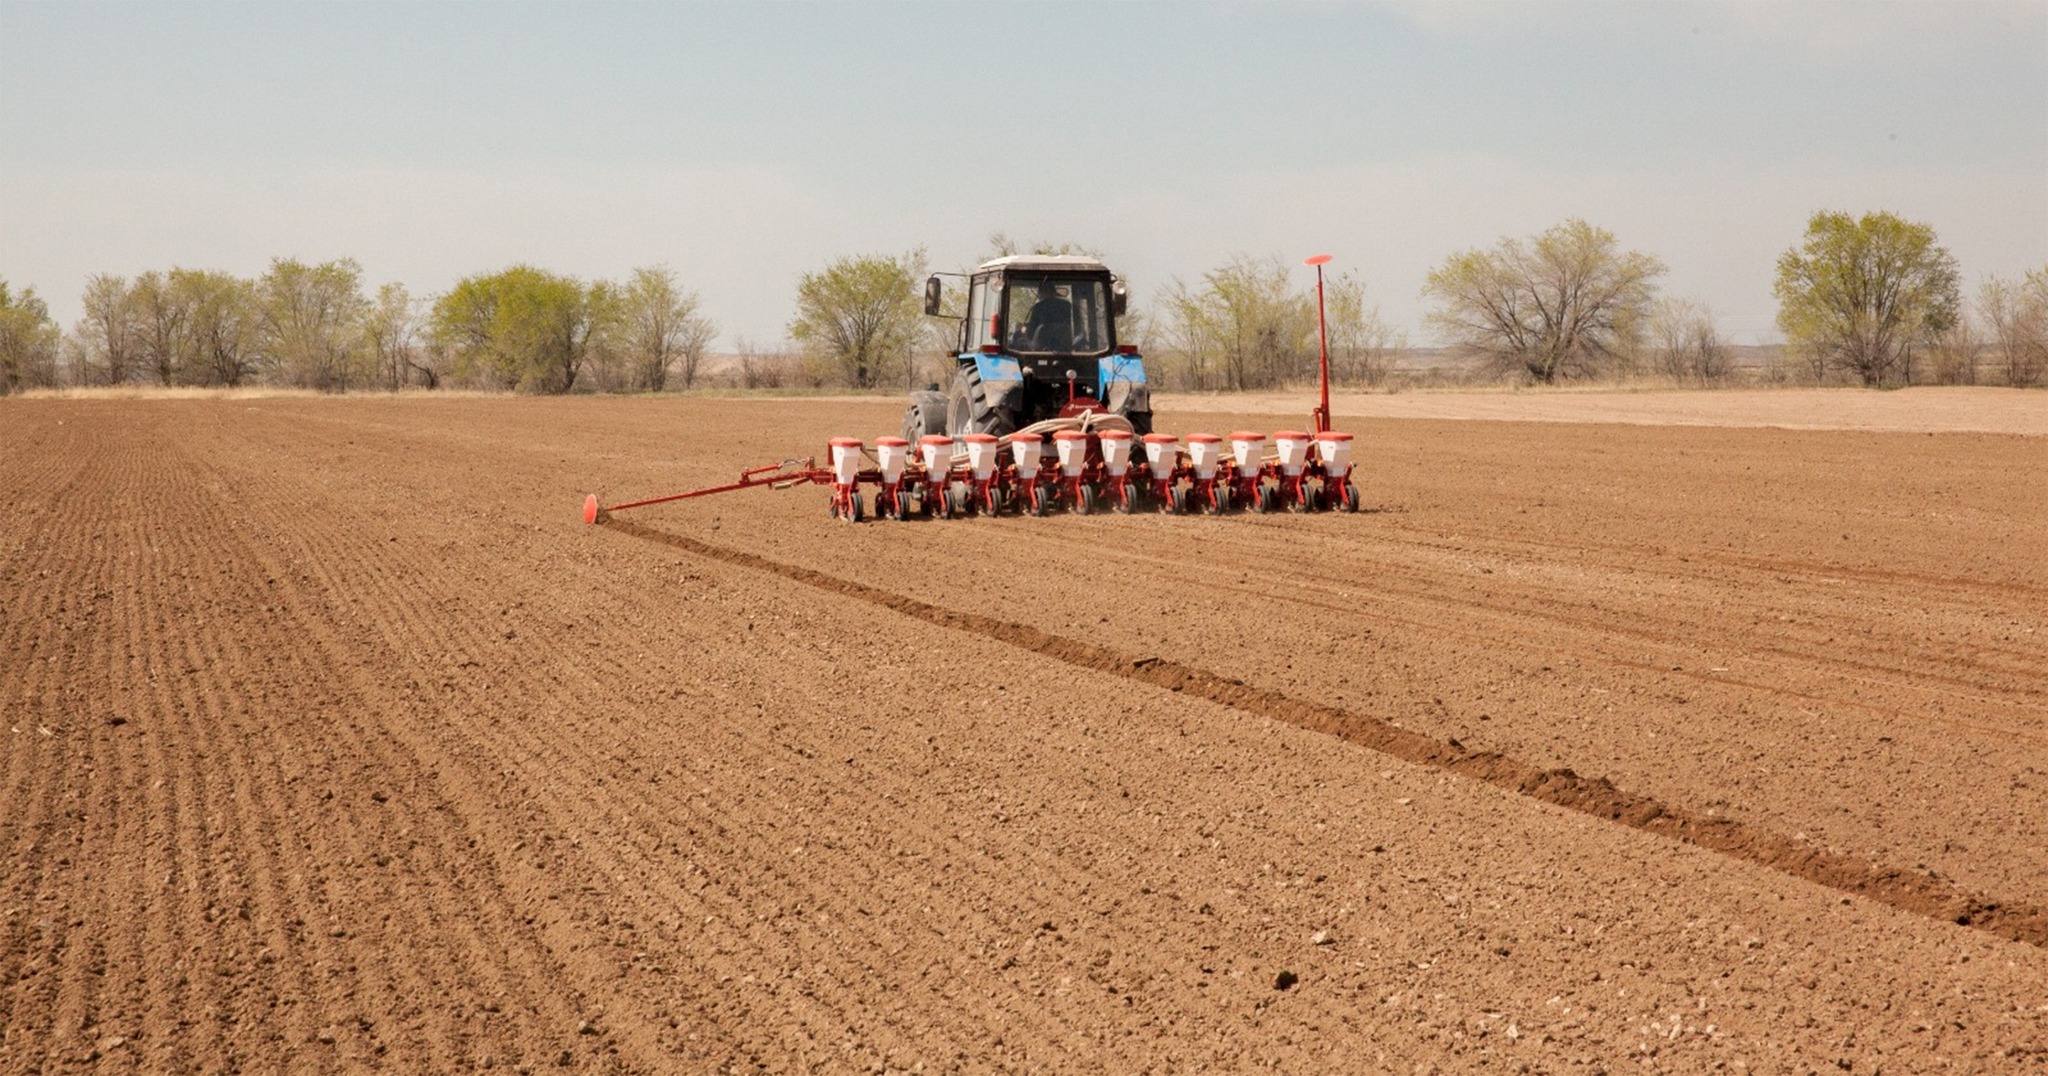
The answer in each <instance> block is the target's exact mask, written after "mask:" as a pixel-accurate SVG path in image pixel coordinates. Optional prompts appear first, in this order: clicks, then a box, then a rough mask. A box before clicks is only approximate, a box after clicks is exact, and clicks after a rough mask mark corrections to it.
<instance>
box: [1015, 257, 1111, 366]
mask: <svg viewBox="0 0 2048 1076" xmlns="http://www.w3.org/2000/svg"><path fill="white" fill-rule="evenodd" d="M1005 291H1006V292H1007V294H1008V300H1007V302H1006V304H1005V305H1006V307H1007V309H1006V310H1005V311H1004V316H1003V322H1002V323H1003V324H1004V325H1006V326H1008V327H1009V339H1008V340H1007V341H1006V342H1005V343H1006V346H1007V347H1008V349H1009V350H1010V351H1013V352H1018V353H1020V354H1027V355H1100V354H1103V353H1104V352H1107V351H1108V350H1109V346H1110V339H1109V282H1108V281H1106V280H1103V279H1101V278H1099V277H1075V276H1040V275H1036V274H1029V273H1012V274H1010V277H1009V280H1008V287H1007V288H1006V289H1005Z"/></svg>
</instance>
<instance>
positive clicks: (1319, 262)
mask: <svg viewBox="0 0 2048 1076" xmlns="http://www.w3.org/2000/svg"><path fill="white" fill-rule="evenodd" d="M1329 261H1330V256H1329V255H1328V254H1318V255H1316V256H1314V257H1312V258H1303V259H1302V261H1301V264H1303V265H1313V266H1315V267H1316V339H1317V341H1318V342H1319V343H1320V344H1321V345H1322V353H1323V367H1322V369H1323V402H1322V403H1321V404H1320V405H1318V406H1317V407H1316V432H1317V433H1328V432H1329V431H1330V324H1329V320H1328V319H1327V318H1325V317H1324V315H1323V266H1324V265H1327V264H1329Z"/></svg>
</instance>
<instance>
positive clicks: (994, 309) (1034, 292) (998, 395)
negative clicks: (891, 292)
mask: <svg viewBox="0 0 2048 1076" xmlns="http://www.w3.org/2000/svg"><path fill="white" fill-rule="evenodd" d="M1127 294H1128V293H1127V291H1126V290H1125V287H1124V282H1123V279H1122V278H1121V277H1118V276H1116V275H1115V274H1113V273H1111V272H1110V271H1109V269H1108V268H1107V267H1106V266H1104V265H1103V264H1102V263H1101V262H1099V261H1097V260H1096V259H1094V258H1088V257H1080V256H1076V255H1065V254H1060V255H1013V256H1010V257H1005V258H997V259H994V260H993V261H988V262H984V263H982V264H981V265H980V266H978V267H976V269H975V270H974V272H973V273H971V274H969V275H968V277H967V295H966V301H965V304H964V305H965V309H964V312H963V313H962V314H954V315H943V314H941V310H942V308H943V306H944V305H945V303H944V299H945V297H944V295H943V289H942V285H941V283H940V279H939V277H937V276H934V277H932V278H930V279H929V280H927V281H926V282H925V305H924V308H925V313H926V314H929V315H932V316H953V317H958V318H959V319H960V335H959V337H958V338H957V346H956V348H955V350H954V363H953V367H954V368H953V377H952V382H951V384H949V385H945V386H937V385H935V386H932V387H931V388H930V389H927V390H926V391H924V392H919V393H913V394H912V398H911V404H910V408H909V410H908V411H907V412H906V413H905V415H904V434H905V436H906V437H910V438H915V437H917V436H921V435H924V434H945V435H946V436H948V437H953V438H956V439H957V438H959V437H961V436H963V435H964V434H968V433H991V434H996V435H999V436H1000V435H1003V434H1007V433H1011V432H1013V431H1015V430H1019V429H1022V428H1023V427H1025V426H1029V425H1031V424H1032V423H1035V422H1040V421H1043V420H1045V419H1048V418H1057V417H1062V416H1066V417H1071V416H1074V415H1078V414H1081V413H1083V412H1087V411H1093V412H1095V413H1097V414H1108V413H1115V414H1119V415H1123V416H1124V417H1125V418H1128V419H1130V421H1131V424H1132V425H1133V427H1135V428H1137V429H1138V432H1139V433H1141V434H1142V433H1146V432H1149V431H1150V429H1151V417H1152V415H1151V394H1150V391H1149V387H1148V386H1147V384H1146V381H1145V367H1144V361H1143V360H1142V359H1141V358H1139V356H1138V355H1137V349H1136V348H1135V347H1131V346H1129V345H1119V343H1118V340H1117V335H1116V330H1117V318H1118V317H1119V316H1121V315H1122V314H1123V312H1124V306H1125V302H1126V297H1127ZM956 309H958V307H957V306H956Z"/></svg>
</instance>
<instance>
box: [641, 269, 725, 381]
mask: <svg viewBox="0 0 2048 1076" xmlns="http://www.w3.org/2000/svg"><path fill="white" fill-rule="evenodd" d="M701 305H702V302H701V300H699V299H698V297H697V293H695V292H692V291H685V290H683V289H682V288H679V287H677V285H676V275H675V273H674V272H673V271H672V270H669V269H667V268H661V267H649V268H644V269H635V270H633V275H632V277H631V278H630V279H628V280H627V281H626V283H625V285H624V286H623V287H621V288H620V289H619V317H618V325H617V329H618V338H619V346H620V347H621V348H623V349H624V351H625V353H626V361H627V362H628V364H629V365H630V368H631V370H632V380H633V387H635V388H637V389H642V390H645V391H648V392H660V391H661V390H662V389H664V388H666V387H667V385H668V378H669V374H670V372H671V371H673V372H674V373H675V374H677V375H678V376H680V377H681V378H682V379H683V388H685V389H688V388H692V387H694V386H695V385H696V383H697V367H698V365H699V364H700V363H702V362H703V359H704V352H705V351H706V350H708V349H709V348H710V346H711V341H712V340H714V339H716V338H717V336H718V329H717V326H715V325H713V324H712V322H711V319H710V318H707V317H705V316H703V315H702V314H700V313H698V308H699V307H700V306H701Z"/></svg>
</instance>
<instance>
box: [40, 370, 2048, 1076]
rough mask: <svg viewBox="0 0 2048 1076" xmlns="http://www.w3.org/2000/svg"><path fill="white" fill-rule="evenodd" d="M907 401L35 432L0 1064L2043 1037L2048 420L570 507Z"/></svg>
mask: <svg viewBox="0 0 2048 1076" xmlns="http://www.w3.org/2000/svg"><path fill="white" fill-rule="evenodd" d="M1707 395H1711V396H1716V397H1719V396H1721V395H1722V394H1707ZM1889 395H1890V396H1898V395H1901V394H1889ZM2014 395H2016V396H2024V397H2025V398H2026V399H2029V400H2032V399H2034V397H2033V396H2032V395H2031V394H2014ZM1452 398H1454V397H1444V399H1452ZM1887 398H1888V397H1887ZM1999 399H2004V398H1999ZM1492 406H1494V405H1493V404H1490V403H1482V404H1478V405H1475V406H1474V407H1473V408H1472V411H1473V412H1476V413H1482V414H1483V413H1484V412H1485V411H1486V409H1487V408H1489V407H1492ZM1715 406H1723V407H1725V406H1727V405H1726V404H1725V403H1717V404H1715ZM1338 410H1339V414H1340V415H1344V414H1350V413H1353V412H1349V411H1347V410H1346V408H1344V407H1340V408H1339V409H1338ZM898 411H899V409H898V407H897V406H896V405H895V404H893V403H889V402H880V401H781V402H778V401H724V402H716V401H688V400H589V399H577V400H516V399H475V398H472V399H461V400H437V399H432V398H421V399H400V400H376V399H342V400H318V399H295V398H278V399H223V400H157V401H149V400H100V399H75V400H74V399H57V400H36V401H0V498H4V502H0V503H5V504H7V505H8V509H7V512H6V514H5V515H4V516H0V521H4V522H0V723H4V725H5V726H6V728H5V731H4V732H0V743H4V750H0V1071H8V1072H13V1071H21V1072H34V1071H48V1070H63V1069H66V1068H68V1067H72V1066H77V1067H92V1066H98V1067H104V1068H109V1069H112V1070H116V1071H122V1070H134V1071H151V1072H156V1071H224V1070H234V1069H255V1070H290V1071H320V1070H353V1069H360V1068H364V1067H381V1068H387V1069H393V1070H400V1071H448V1070H460V1069H464V1068H468V1067H471V1066H479V1067H480V1066H483V1065H485V1064H489V1065H492V1066H495V1067H506V1068H517V1067H519V1066H526V1067H530V1068H533V1069H536V1070H540V1069H547V1070H553V1069H554V1068H555V1067H556V1066H558V1065H562V1066H566V1067H568V1068H571V1069H590V1070H626V1071H704V1070H718V1069H743V1070H754V1069H767V1070H774V1071H782V1070H788V1069H797V1068H820V1069H825V1070H828V1071H839V1070H848V1069H875V1068H879V1069H882V1070H900V1069H913V1068H916V1067H918V1066H920V1065H921V1066H922V1067H923V1068H924V1069H925V1070H927V1071H955V1070H963V1069H965V1070H990V1069H1003V1070H1023V1071H1047V1070H1071V1071H1144V1070H1154V1069H1158V1070H1200V1071H1209V1070H1218V1069H1227V1070H1236V1069H1245V1068H1253V1067H1259V1066H1275V1067H1279V1068H1281V1069H1284V1070H1291V1071H1337V1070H1344V1071H1384V1070H1389V1069H1392V1068H1396V1067H1399V1068H1403V1069H1407V1068H1412V1067H1417V1066H1420V1067H1422V1068H1425V1069H1427V1068H1438V1069H1443V1070H1454V1071H1463V1070H1474V1069H1481V1070H1483V1069H1516V1068H1520V1067H1527V1068H1531V1069H1534V1070H1536V1071H1561V1070H1579V1069H1586V1070H1597V1069H1601V1068H1609V1069H1611V1068H1617V1067H1621V1066H1624V1065H1626V1066H1629V1067H1638V1066H1642V1067H1647V1068H1649V1069H1651V1070H1666V1071H1699V1070H1709V1069H1714V1068H1716V1067H1725V1068H1731V1069H1732V1068H1735V1067H1737V1066H1738V1065H1740V1066H1746V1067H1748V1068H1749V1069H1751V1070H1768V1071H1783V1070H1798V1071H1806V1070H1809V1069H1828V1068H1836V1067H1838V1066H1839V1067H1841V1068H1847V1069H1849V1070H1851V1071H1866V1070H1873V1069H1877V1068H1885V1069H1890V1070H1893V1071H1928V1070H1935V1069H1942V1068H1952V1069H1956V1070H1959V1071H1984V1070H1992V1069H1996V1070H2011V1069H2017V1068H2027V1067H2030V1066H2040V1065H2043V1064H2048V948H2044V945H2048V927H2044V925H2043V919H2042V912H2041V909H2042V907H2043V906H2044V905H2048V687H2044V684H2048V630H2043V627H2044V625H2043V621H2044V617H2043V614H2042V610H2043V609H2044V608H2048V558H2043V557H2042V555H2041V553H2040V550H2041V549H2043V548H2048V488H2044V485H2043V482H2042V475H2043V474H2048V438H2042V437H2038V436H2021V435H2018V434H2017V433H2013V432H2008V433H1985V432H1968V433H1942V434H1938V435H1929V434H1926V433H1903V432H1874V431H1871V430H1864V431H1833V432H1821V431H1802V430H1791V429H1778V428H1731V427H1732V426H1734V425H1739V424H1742V423H1740V420H1739V419H1729V420H1727V421H1728V422H1729V425H1727V426H1706V425H1676V426H1654V425H1615V424H1585V423H1568V422H1561V421H1543V422H1510V421H1454V420H1451V419H1449V418H1433V419H1372V420H1368V421H1360V422H1356V423H1355V425H1354V427H1353V428H1354V429H1355V431H1356V432H1357V433H1359V434H1360V436H1361V439H1362V440H1361V455H1362V456H1364V457H1365V459H1366V460H1367V461H1368V462H1367V468H1368V469H1367V471H1366V473H1365V474H1364V476H1363V477H1364V481H1363V483H1362V485H1363V487H1364V490H1365V498H1366V502H1367V506H1368V509H1369V511H1368V512H1367V513H1364V514H1360V515H1357V516H1339V515H1321V516H1311V517H1296V516H1282V517H1255V516H1247V517H1238V518H1229V519H1220V520H1219V519H1177V518H1163V517H1153V516H1142V517H1129V518H1126V517H1117V516H1104V517H1093V518H1076V517H1054V518H1050V519H1043V520H1034V519H1001V520H993V521H991V520H963V521H954V522H930V523H911V524H902V525H897V524H869V525H864V526H860V527H849V526H844V525H839V524H835V523H833V522H832V521H830V520H828V519H827V518H826V513H825V499H824V496H823V491H822V490H819V489H815V488H805V489H797V490H791V491H785V492H771V491H746V492H741V493H735V494H730V495H726V496H723V497H718V498H712V499H707V500H702V501H693V502H683V503H680V504H675V505H668V506H662V507H655V508H647V509H641V510H636V511H634V512H627V513H621V514H620V515H619V517H618V518H617V520H616V521H615V522H614V523H613V524H611V525H609V526H604V527H587V526H584V525H583V524H582V523H581V522H580V519H579V517H578V508H579V507H580V502H581V499H582V494H583V493H584V492H585V491H586V490H588V489H597V490H598V491H599V492H600V493H601V494H602V495H604V496H605V497H606V499H607V500H623V499H628V498H631V497H637V496H645V495H652V494H658V493H662V492H669V491H673V490H678V489H682V488H687V487H690V486H694V485H703V484H710V483H713V482H718V481H725V480H729V479H730V477H731V475H732V474H733V473H734V472H736V471H737V470H738V469H739V468H740V467H742V466H746V465H750V464H755V463H761V462H769V461H772V460H775V459H778V458H781V457H784V456H788V455H791V454H795V453H803V454H808V453H812V452H817V451H819V450H820V448H821V446H822V443H823V440H824V438H825V437H826V436H828V435H830V434H835V433H856V434H870V435H872V434H874V433H877V432H882V431H887V430H890V429H892V428H893V427H894V425H895V423H896V419H897V415H898ZM1529 417H1537V418H1543V417H1554V416H1542V415H1534V416H1529ZM1162 420H1163V421H1162V425H1164V426H1166V427H1167V428H1168V429H1172V430H1176V431H1181V432H1185V431H1186V430H1190V429H1195V428H1214V429H1217V430H1219V431H1220V430H1224V429H1227V428H1230V427H1234V426H1238V425H1266V426H1272V425H1275V424H1288V425H1292V424H1298V423H1299V422H1300V421H1301V420H1302V416H1300V415H1297V414H1292V413H1289V414H1284V415H1280V416H1271V415H1268V416H1258V415H1232V414H1200V415H1195V414H1189V415H1187V417H1186V418H1185V419H1184V420H1175V419H1174V418H1172V415H1171V413H1170V412H1167V411H1165V410H1164V409H1162ZM1631 421H1633V420H1631ZM1944 421H1945V422H1946V421H1949V420H1944ZM2004 421H2005V420H2003V419H1996V418H1993V419H1988V420H1985V421H1984V422H1983V423H1979V425H1986V424H1988V425H1990V427H1991V428H1994V429H2005V428H2006V427H2005V426H2003V425H1998V423H2002V422H2004ZM1969 422H1970V420H1968V419H1967V418H1965V419H1964V420H1963V424H1962V425H1960V426H1958V425H1954V424H1950V425H1945V426H1943V427H1942V428H1951V429H1953V428H1961V429H1975V428H1978V426H1975V425H1970V424H1969ZM1757 425H1759V426H1768V425H1769V423H1768V422H1762V423H1757ZM1959 920H1963V921H1967V924H1968V925H1958V921H1959ZM1281 984H1285V988H1284V989H1282V988H1280V986H1281Z"/></svg>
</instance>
